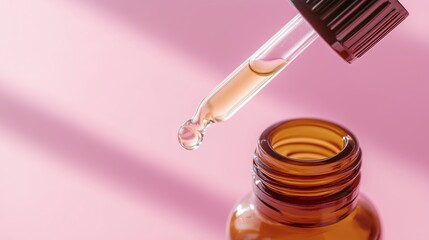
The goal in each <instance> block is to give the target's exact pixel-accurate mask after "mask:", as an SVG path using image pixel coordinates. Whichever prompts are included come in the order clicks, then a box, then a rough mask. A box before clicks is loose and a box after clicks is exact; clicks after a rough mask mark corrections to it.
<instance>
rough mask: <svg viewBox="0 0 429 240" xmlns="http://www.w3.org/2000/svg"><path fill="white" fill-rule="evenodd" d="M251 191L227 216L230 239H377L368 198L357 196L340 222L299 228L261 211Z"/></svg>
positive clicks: (377, 228)
mask: <svg viewBox="0 0 429 240" xmlns="http://www.w3.org/2000/svg"><path fill="white" fill-rule="evenodd" d="M253 197H254V196H253V195H250V196H248V197H246V198H245V199H244V200H242V201H241V202H240V203H239V204H238V205H237V206H236V207H235V208H234V210H233V211H232V213H231V214H230V218H229V223H228V230H227V235H228V239H230V240H244V239H246V240H257V239H264V240H344V239H347V240H379V239H380V237H381V227H380V221H379V218H378V215H377V212H376V210H375V208H374V207H373V205H372V204H371V202H370V201H369V200H368V199H367V198H365V197H363V196H360V197H359V201H358V204H357V206H356V208H355V210H354V211H353V212H352V213H351V214H350V215H348V216H347V217H346V218H344V219H342V220H340V221H339V222H337V223H335V224H332V225H328V226H324V227H317V228H300V227H293V226H289V225H285V224H282V223H278V222H275V221H273V220H271V219H270V218H269V217H267V216H265V215H263V214H262V213H260V212H259V211H258V210H257V209H256V207H255V205H254V204H253Z"/></svg>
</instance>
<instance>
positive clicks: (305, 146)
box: [269, 125, 345, 161]
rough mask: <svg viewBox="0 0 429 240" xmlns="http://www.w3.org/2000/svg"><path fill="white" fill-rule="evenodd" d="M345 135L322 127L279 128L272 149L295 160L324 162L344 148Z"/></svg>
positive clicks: (275, 133) (271, 140) (274, 136)
mask: <svg viewBox="0 0 429 240" xmlns="http://www.w3.org/2000/svg"><path fill="white" fill-rule="evenodd" d="M344 138H345V135H344V134H341V133H339V132H338V131H334V130H333V129H331V128H326V127H325V126H320V125H306V126H302V125H301V126H289V127H279V128H278V129H276V130H275V131H274V132H273V133H272V135H271V138H270V140H269V141H270V145H271V148H272V149H273V150H274V151H276V152H277V153H278V154H280V155H282V156H284V157H287V158H290V159H294V160H305V161H307V160H310V161H311V160H323V159H327V158H331V157H333V156H335V155H337V154H338V153H340V152H341V150H342V149H343V148H344V145H345V143H344V141H345V139H344Z"/></svg>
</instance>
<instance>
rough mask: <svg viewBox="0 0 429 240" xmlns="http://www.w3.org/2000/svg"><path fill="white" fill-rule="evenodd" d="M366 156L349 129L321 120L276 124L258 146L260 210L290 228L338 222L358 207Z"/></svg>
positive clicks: (256, 190)
mask: <svg viewBox="0 0 429 240" xmlns="http://www.w3.org/2000/svg"><path fill="white" fill-rule="evenodd" d="M360 166H361V151H360V148H359V145H358V142H357V139H356V138H355V137H354V136H353V135H352V134H351V133H350V132H349V131H347V130H346V129H344V128H342V127H340V126H338V125H335V124H333V123H330V122H326V121H322V120H316V119H297V120H291V121H286V122H281V123H279V124H276V125H273V126H272V127H270V128H268V129H267V130H265V131H264V132H263V134H262V135H261V138H260V139H259V141H258V146H257V148H256V151H255V157H254V161H253V182H254V187H253V189H254V194H255V196H256V202H255V205H256V207H257V209H258V210H259V211H260V212H262V213H263V214H265V215H266V216H268V217H269V218H271V219H273V220H275V221H277V222H280V223H284V224H288V225H293V226H300V227H319V226H325V225H329V224H333V223H336V222H338V221H340V220H341V219H343V218H345V217H346V216H348V215H349V214H350V213H351V212H352V211H353V210H354V209H355V207H356V203H357V196H358V194H359V190H358V189H359V182H360Z"/></svg>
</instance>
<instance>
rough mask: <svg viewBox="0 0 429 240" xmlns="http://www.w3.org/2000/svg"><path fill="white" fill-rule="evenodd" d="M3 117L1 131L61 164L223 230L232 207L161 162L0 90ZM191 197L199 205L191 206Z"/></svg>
mask: <svg viewBox="0 0 429 240" xmlns="http://www.w3.org/2000/svg"><path fill="white" fill-rule="evenodd" d="M0 115H1V116H2V117H1V118H0V124H2V126H5V127H8V128H10V129H13V130H14V131H16V132H17V133H19V134H21V135H22V136H23V137H25V138H26V139H27V140H30V141H31V142H34V143H36V146H38V147H42V148H45V149H46V150H48V151H50V152H53V153H55V154H57V155H58V156H59V158H58V159H61V160H63V161H67V162H66V163H67V164H71V165H72V166H73V167H77V168H79V169H82V170H84V171H89V172H90V173H91V174H95V175H97V176H100V177H102V178H103V179H106V180H108V181H110V182H112V183H115V184H118V185H119V186H122V187H125V188H129V189H131V190H132V191H134V192H136V193H137V196H139V197H142V198H143V199H151V200H152V201H154V202H156V203H158V204H160V205H164V206H168V207H169V209H172V210H176V211H178V214H185V215H191V216H193V217H195V218H198V219H200V221H205V223H206V226H209V227H212V228H215V229H216V230H218V229H219V226H223V225H224V221H225V219H224V218H225V217H224V216H225V215H226V214H227V213H228V209H229V207H230V206H229V205H228V203H226V202H225V201H223V200H224V199H222V198H220V197H219V196H215V195H213V194H212V193H210V192H209V191H206V190H205V189H201V188H198V187H196V186H193V185H192V184H190V183H189V182H185V181H182V180H181V179H180V178H177V177H175V176H172V175H168V174H167V173H166V172H165V171H164V170H162V169H159V167H157V166H155V165H153V164H151V162H156V161H161V160H160V159H156V158H155V157H146V156H138V155H135V154H132V153H130V152H129V151H126V150H122V149H120V148H118V146H115V145H112V144H110V143H108V142H107V141H106V140H105V139H100V138H98V137H96V136H93V135H91V134H90V133H88V131H87V130H83V129H79V127H76V126H73V124H70V123H67V120H65V119H61V118H59V117H58V116H56V115H55V114H52V113H49V112H46V111H44V110H41V109H38V108H37V106H35V105H34V103H29V102H25V101H22V100H20V99H18V98H16V96H12V95H11V94H9V93H8V92H7V91H4V90H3V89H0ZM190 196H192V197H195V198H197V199H199V201H189V198H190ZM207 206H210V207H207ZM206 216H210V217H209V218H208V217H206Z"/></svg>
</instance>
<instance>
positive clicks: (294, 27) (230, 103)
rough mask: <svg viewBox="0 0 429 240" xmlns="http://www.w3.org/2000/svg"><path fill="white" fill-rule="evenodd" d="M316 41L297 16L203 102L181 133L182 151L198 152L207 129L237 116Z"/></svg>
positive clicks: (315, 37)
mask: <svg viewBox="0 0 429 240" xmlns="http://www.w3.org/2000/svg"><path fill="white" fill-rule="evenodd" d="M317 37H318V34H317V33H316V32H315V31H314V30H313V28H312V27H311V26H310V25H309V24H308V23H307V22H306V21H305V20H304V19H303V17H302V16H301V15H299V14H298V15H297V16H295V17H294V18H293V19H292V20H291V21H290V22H289V23H287V24H286V25H285V26H284V27H283V28H282V29H280V31H278V32H277V33H276V34H275V35H274V36H273V37H272V38H271V39H270V40H268V41H267V42H266V43H265V44H264V45H263V46H262V47H261V48H260V49H259V50H257V51H256V52H255V53H254V54H253V55H252V56H251V57H250V58H249V59H248V60H246V61H244V62H243V63H242V64H241V65H240V66H239V67H238V68H237V69H235V71H233V72H232V73H231V74H230V75H229V76H228V77H226V78H225V80H223V81H222V82H221V83H220V84H219V85H218V86H217V87H216V88H215V89H213V90H212V91H211V92H210V93H209V95H208V96H207V97H206V98H204V100H203V101H202V102H201V103H200V105H199V107H198V109H197V111H196V113H195V115H194V116H193V117H192V119H190V120H188V121H186V122H185V123H184V124H183V125H182V126H181V127H180V129H179V133H178V139H179V142H180V144H181V145H182V147H183V148H185V149H188V150H193V149H196V148H198V147H199V145H200V144H201V142H202V140H203V137H204V133H205V131H206V129H207V127H209V126H210V125H211V124H212V123H218V122H222V121H225V120H227V119H229V118H230V117H231V116H232V115H234V113H236V112H237V111H238V110H239V109H240V108H242V107H243V106H244V105H245V104H246V103H247V102H248V101H249V100H250V99H251V98H252V97H253V96H255V94H256V93H258V92H259V91H260V90H261V89H262V88H263V87H264V86H265V85H267V84H268V83H269V82H270V81H271V80H272V79H273V78H274V77H275V76H277V75H278V74H279V73H280V72H281V71H282V70H283V69H284V68H285V67H286V66H287V65H288V64H289V63H291V62H292V61H293V60H294V59H295V58H296V57H297V56H298V55H299V54H300V53H301V52H302V51H304V49H305V48H307V47H308V46H309V45H310V44H311V43H312V42H313V41H314V40H316V39H317Z"/></svg>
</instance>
